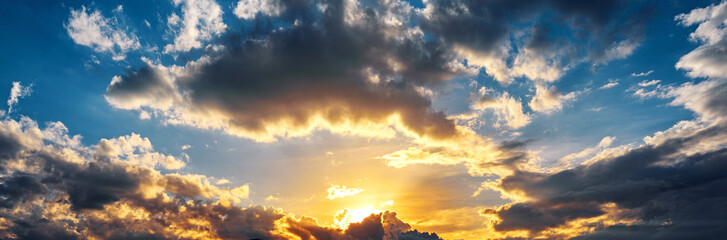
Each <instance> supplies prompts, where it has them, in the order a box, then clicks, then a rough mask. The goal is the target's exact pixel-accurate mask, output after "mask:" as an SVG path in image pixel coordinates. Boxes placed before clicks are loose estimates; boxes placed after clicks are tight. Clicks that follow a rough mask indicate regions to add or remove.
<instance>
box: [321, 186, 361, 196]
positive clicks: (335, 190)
mask: <svg viewBox="0 0 727 240" xmlns="http://www.w3.org/2000/svg"><path fill="white" fill-rule="evenodd" d="M361 192H363V189H360V188H349V187H346V186H343V185H331V187H330V188H328V199H336V198H343V197H347V196H353V195H356V194H359V193H361Z"/></svg>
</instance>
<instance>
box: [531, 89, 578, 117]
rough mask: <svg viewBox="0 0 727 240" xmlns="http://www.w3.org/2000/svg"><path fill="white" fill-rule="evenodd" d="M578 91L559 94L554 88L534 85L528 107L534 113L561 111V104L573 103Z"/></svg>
mask: <svg viewBox="0 0 727 240" xmlns="http://www.w3.org/2000/svg"><path fill="white" fill-rule="evenodd" d="M580 93H581V92H580V91H576V92H570V93H568V94H566V95H563V94H561V93H560V92H559V91H558V89H557V88H555V87H546V86H542V85H540V84H537V85H535V96H533V98H532V99H531V100H530V102H529V103H528V106H530V109H532V110H533V111H536V112H543V113H552V112H555V111H560V110H561V109H563V104H565V103H567V102H570V101H574V100H575V99H576V97H577V96H578V95H579V94H580Z"/></svg>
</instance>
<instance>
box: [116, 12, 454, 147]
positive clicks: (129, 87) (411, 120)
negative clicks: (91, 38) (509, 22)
mask: <svg viewBox="0 0 727 240" xmlns="http://www.w3.org/2000/svg"><path fill="white" fill-rule="evenodd" d="M392 4H393V3H392ZM293 7H298V8H299V9H294V8H293ZM373 7H377V8H372V7H369V6H359V5H356V4H353V5H351V4H341V5H336V4H329V5H328V7H327V8H326V10H325V11H327V12H326V14H323V15H322V16H321V17H320V18H311V19H307V18H303V19H298V22H299V24H297V25H291V26H289V27H288V28H283V29H270V30H268V31H269V32H266V33H265V35H264V36H265V37H264V38H263V39H246V40H241V41H229V42H224V43H223V45H224V47H222V48H220V49H219V51H218V52H216V53H214V54H210V55H206V56H203V57H202V58H201V59H199V60H197V61H192V62H189V63H188V64H186V65H185V66H162V65H157V64H153V63H152V62H151V61H148V60H147V64H146V66H144V67H142V68H140V69H138V70H131V71H130V72H129V73H127V74H125V75H121V76H116V77H114V78H113V80H112V82H111V84H110V85H109V87H108V88H107V92H106V99H107V101H108V102H109V103H110V104H111V105H113V106H114V107H117V108H121V109H136V110H142V109H146V110H149V111H151V112H154V113H155V114H154V116H160V117H161V118H162V119H164V120H165V121H166V122H167V123H171V124H180V125H191V126H196V127H200V128H211V129H223V130H225V131H226V132H228V133H230V134H232V135H236V136H241V137H246V138H251V139H254V140H257V141H262V142H269V141H275V140H276V139H277V138H289V137H298V136H304V135H307V134H310V133H311V132H313V131H316V130H329V131H332V132H336V133H341V134H352V135H362V136H372V137H393V136H395V135H396V131H394V130H393V129H396V130H397V131H400V132H403V133H404V134H406V135H411V136H418V137H432V138H447V137H451V136H454V135H456V134H457V130H456V129H455V124H454V122H453V121H451V120H448V119H447V118H446V116H445V115H444V113H442V112H438V111H435V110H433V109H431V100H430V99H429V98H428V97H427V96H423V95H422V94H421V93H420V92H421V91H419V89H421V87H427V86H436V85H441V84H443V83H444V82H446V81H447V80H448V79H450V78H451V77H454V76H457V75H459V74H462V70H461V63H459V62H457V61H455V60H453V58H452V56H450V54H449V53H447V52H446V51H445V49H443V48H442V47H441V46H440V45H438V44H437V43H436V42H432V43H430V42H426V41H425V39H424V36H423V33H421V31H419V30H418V28H411V27H409V26H406V25H402V24H397V23H396V22H395V21H394V22H392V21H390V20H388V19H384V18H383V17H384V16H389V15H391V16H392V17H396V18H402V19H401V20H397V21H400V22H405V21H406V18H407V13H408V12H410V11H411V7H410V6H408V4H405V3H396V4H393V5H391V6H389V5H382V6H376V5H375V6H373ZM284 9H285V11H284V12H281V15H280V16H279V18H281V19H287V18H289V16H287V15H286V14H294V13H296V12H297V11H311V8H309V6H297V5H294V6H286V7H285V8H284ZM314 9H317V8H314ZM365 9H370V10H371V11H374V12H375V13H376V14H375V15H372V16H369V17H363V16H354V15H350V14H348V13H354V12H360V11H363V10H365ZM378 16H381V17H378ZM347 17H354V18H351V19H348V18H347ZM358 17H363V18H358ZM261 21H262V20H261ZM371 26H376V27H371ZM231 34H235V33H231ZM364 39H365V40H364ZM362 40H364V41H362ZM281 69H284V70H281ZM292 103H295V104H292ZM391 127H394V128H393V129H392V128H391Z"/></svg>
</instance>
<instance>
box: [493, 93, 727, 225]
mask: <svg viewBox="0 0 727 240" xmlns="http://www.w3.org/2000/svg"><path fill="white" fill-rule="evenodd" d="M725 86H727V85H725V84H724V82H722V81H719V80H710V81H704V82H701V83H698V84H694V83H686V84H683V85H682V86H679V87H673V88H670V89H668V91H667V92H666V93H665V96H668V97H669V98H673V100H672V102H671V103H670V104H671V105H675V106H684V107H685V108H687V109H689V110H692V111H694V112H695V113H696V114H697V115H698V118H697V119H695V120H692V121H683V122H680V123H678V124H676V125H675V126H674V127H672V128H670V129H668V130H666V131H662V132H657V133H656V134H654V135H653V136H652V137H647V138H645V139H644V142H645V144H643V145H640V146H635V145H630V146H628V145H627V146H622V147H617V148H610V149H609V148H606V147H607V146H608V145H610V144H611V142H612V139H611V138H604V140H602V141H601V143H599V146H597V147H596V148H598V149H603V150H602V151H601V152H600V153H598V154H596V156H594V157H593V158H591V159H590V160H588V161H586V162H583V163H581V164H579V165H578V166H576V167H574V168H571V169H567V170H559V171H555V172H550V173H544V172H539V171H530V170H520V171H515V172H514V173H513V174H512V175H509V176H506V177H504V178H502V179H499V180H496V181H494V182H492V183H491V184H489V185H488V184H485V185H486V186H489V187H491V188H492V189H495V190H498V191H500V192H502V193H503V194H504V195H505V196H506V197H510V198H511V199H513V200H514V202H513V203H512V204H508V205H505V206H501V207H497V208H488V209H484V210H482V214H484V215H488V216H491V217H493V218H494V221H493V223H492V228H493V229H494V230H495V231H497V232H500V233H502V234H503V236H506V235H507V236H519V237H525V238H538V237H544V238H556V239H561V238H563V239H565V238H575V239H613V238H640V239H649V238H658V239H683V238H685V237H687V236H688V237H694V238H704V239H710V238H720V237H721V236H724V234H725V233H726V232H725V230H724V228H721V227H720V226H722V225H724V224H725V223H727V215H726V214H723V213H722V211H720V210H719V209H721V207H722V206H721V204H722V203H723V202H724V201H725V200H727V195H725V190H727V189H725V186H726V185H725V183H727V176H726V175H725V174H724V171H725V170H727V164H725V159H727V140H725V139H727V121H725V117H727V115H725V113H726V112H727V111H725V109H724V106H725V104H724V103H725V101H726V100H727V98H725V96H727V95H725V94H724V93H723V92H724V90H725V89H727V88H726V87H725ZM596 148H593V149H591V148H589V149H586V150H585V151H584V152H585V153H584V152H581V153H577V154H576V155H584V156H585V155H592V154H593V153H595V152H597V151H599V150H598V149H596ZM576 157H580V156H576ZM634 193H638V194H634ZM508 234H509V235H508Z"/></svg>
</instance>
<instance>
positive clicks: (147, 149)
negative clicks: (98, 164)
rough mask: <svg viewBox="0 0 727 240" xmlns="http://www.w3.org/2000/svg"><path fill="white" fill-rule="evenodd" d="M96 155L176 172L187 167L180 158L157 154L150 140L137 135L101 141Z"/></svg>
mask: <svg viewBox="0 0 727 240" xmlns="http://www.w3.org/2000/svg"><path fill="white" fill-rule="evenodd" d="M96 154H97V155H98V156H102V157H106V158H110V159H118V160H121V159H123V161H126V162H129V163H132V164H134V165H139V166H147V167H150V168H154V167H156V166H161V167H164V168H166V169H171V170H176V169H180V168H182V167H184V165H185V163H184V161H182V160H180V159H178V158H175V157H173V156H168V155H164V154H161V153H158V152H155V151H154V147H152V145H151V142H150V141H149V139H148V138H142V137H141V136H140V135H139V134H136V133H132V134H131V135H127V136H121V137H118V138H113V139H105V138H104V139H101V141H99V143H98V145H97V146H96Z"/></svg>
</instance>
